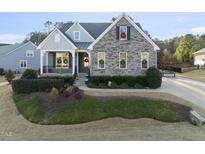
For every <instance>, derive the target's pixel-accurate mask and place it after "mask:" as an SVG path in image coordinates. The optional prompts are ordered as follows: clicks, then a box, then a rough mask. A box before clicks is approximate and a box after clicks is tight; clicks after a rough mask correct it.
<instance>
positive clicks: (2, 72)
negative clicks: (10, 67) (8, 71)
mask: <svg viewBox="0 0 205 154" xmlns="http://www.w3.org/2000/svg"><path fill="white" fill-rule="evenodd" d="M4 73H5V72H4V69H3V68H0V76H1V75H4Z"/></svg>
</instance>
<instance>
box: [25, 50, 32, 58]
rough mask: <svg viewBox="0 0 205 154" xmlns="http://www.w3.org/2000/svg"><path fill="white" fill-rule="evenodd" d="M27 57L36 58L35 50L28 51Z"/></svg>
mask: <svg viewBox="0 0 205 154" xmlns="http://www.w3.org/2000/svg"><path fill="white" fill-rule="evenodd" d="M26 57H34V52H33V50H27V51H26Z"/></svg>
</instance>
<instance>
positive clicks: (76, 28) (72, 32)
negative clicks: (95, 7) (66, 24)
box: [65, 22, 94, 42]
mask: <svg viewBox="0 0 205 154" xmlns="http://www.w3.org/2000/svg"><path fill="white" fill-rule="evenodd" d="M65 33H66V34H67V35H68V36H69V37H70V38H71V39H72V40H73V41H74V42H93V41H94V38H93V37H92V36H91V35H90V34H89V33H88V32H87V31H86V30H85V29H84V28H83V27H82V26H81V25H80V23H78V22H75V23H73V25H72V26H71V27H70V28H69V29H68V30H67V31H66V32H65Z"/></svg>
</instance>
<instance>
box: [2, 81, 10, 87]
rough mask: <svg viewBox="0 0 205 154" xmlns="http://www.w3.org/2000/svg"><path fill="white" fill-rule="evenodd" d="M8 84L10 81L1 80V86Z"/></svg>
mask: <svg viewBox="0 0 205 154" xmlns="http://www.w3.org/2000/svg"><path fill="white" fill-rule="evenodd" d="M7 84H8V82H0V87H1V86H4V85H7Z"/></svg>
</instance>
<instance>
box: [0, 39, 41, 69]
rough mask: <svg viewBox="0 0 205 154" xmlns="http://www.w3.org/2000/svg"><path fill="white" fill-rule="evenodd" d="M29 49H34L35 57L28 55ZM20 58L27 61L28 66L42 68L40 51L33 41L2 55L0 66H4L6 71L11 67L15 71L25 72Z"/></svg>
mask: <svg viewBox="0 0 205 154" xmlns="http://www.w3.org/2000/svg"><path fill="white" fill-rule="evenodd" d="M27 50H33V51H34V57H27V56H26V51H27ZM20 60H26V61H27V68H31V69H34V70H38V69H39V68H40V51H39V50H37V49H36V47H35V46H34V45H33V44H32V43H27V44H26V45H24V46H22V47H20V48H18V49H16V50H15V51H13V52H12V53H10V54H8V55H5V56H3V57H0V68H4V69H5V70H6V71H7V70H9V69H11V70H13V71H20V72H23V71H24V70H25V68H20V66H19V61H20Z"/></svg>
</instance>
